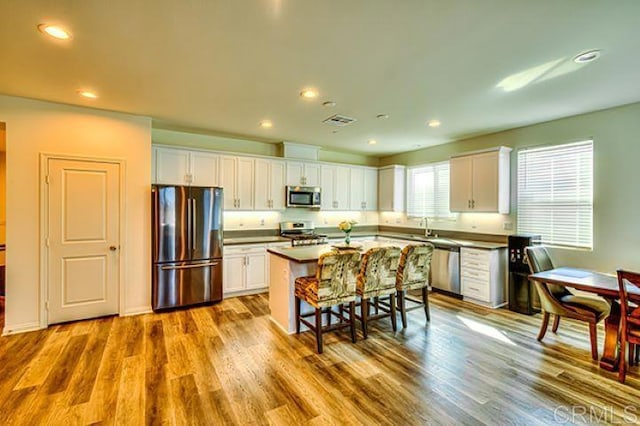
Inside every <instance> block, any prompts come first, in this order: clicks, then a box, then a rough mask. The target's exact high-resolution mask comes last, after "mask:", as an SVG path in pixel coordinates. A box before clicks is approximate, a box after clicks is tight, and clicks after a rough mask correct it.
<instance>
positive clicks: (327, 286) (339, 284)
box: [295, 250, 360, 354]
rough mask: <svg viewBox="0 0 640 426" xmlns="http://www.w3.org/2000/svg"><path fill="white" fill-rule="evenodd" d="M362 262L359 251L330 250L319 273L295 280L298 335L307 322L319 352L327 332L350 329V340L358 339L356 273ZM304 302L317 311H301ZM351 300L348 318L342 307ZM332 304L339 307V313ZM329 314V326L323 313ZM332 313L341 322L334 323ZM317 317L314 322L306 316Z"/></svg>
mask: <svg viewBox="0 0 640 426" xmlns="http://www.w3.org/2000/svg"><path fill="white" fill-rule="evenodd" d="M359 264H360V252H358V251H356V250H343V251H331V252H328V253H324V254H322V255H321V256H320V258H319V259H318V269H317V270H316V275H315V276H312V277H300V278H296V281H295V298H296V303H295V316H296V334H300V323H301V322H302V323H303V324H305V325H306V326H307V327H309V329H310V330H311V331H313V332H314V333H315V335H316V345H317V349H318V353H319V354H321V353H322V350H323V342H322V334H323V333H324V332H328V331H333V330H338V329H342V328H346V327H350V328H351V341H352V342H353V343H355V341H356V327H355V318H354V314H355V300H356V276H357V274H358V266H359ZM302 301H304V302H306V303H308V304H309V305H311V306H313V307H314V308H315V312H311V313H308V314H301V313H300V305H301V302H302ZM345 303H349V307H350V309H348V312H349V318H346V317H345V316H344V310H343V309H342V306H343V305H344V304H345ZM333 306H340V311H339V312H334V311H333ZM323 313H326V314H327V316H328V320H327V325H326V326H323V325H322V314H323ZM331 315H335V316H337V317H338V319H339V323H337V324H333V325H332V324H331ZM310 316H315V322H314V323H313V324H312V323H310V322H308V321H307V320H306V319H305V318H306V317H310Z"/></svg>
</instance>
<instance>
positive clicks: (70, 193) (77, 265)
mask: <svg viewBox="0 0 640 426" xmlns="http://www.w3.org/2000/svg"><path fill="white" fill-rule="evenodd" d="M47 176H48V191H47V194H48V200H47V201H48V202H47V205H48V211H47V213H46V214H47V223H48V236H47V237H48V238H47V240H48V256H47V257H48V267H47V288H48V296H49V299H48V301H49V303H48V309H49V310H48V323H49V324H53V323H59V322H65V321H74V320H80V319H86V318H95V317H99V316H104V315H111V314H117V313H118V297H119V296H118V288H119V276H120V267H119V263H120V259H119V253H120V234H119V233H120V165H119V164H117V163H107V162H95V161H83V160H62V159H49V160H48V161H47Z"/></svg>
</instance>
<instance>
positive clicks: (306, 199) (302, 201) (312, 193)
mask: <svg viewBox="0 0 640 426" xmlns="http://www.w3.org/2000/svg"><path fill="white" fill-rule="evenodd" d="M287 207H306V208H308V209H319V208H320V188H319V187H317V186H287Z"/></svg>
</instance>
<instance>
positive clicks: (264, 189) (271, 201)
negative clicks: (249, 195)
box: [254, 158, 285, 210]
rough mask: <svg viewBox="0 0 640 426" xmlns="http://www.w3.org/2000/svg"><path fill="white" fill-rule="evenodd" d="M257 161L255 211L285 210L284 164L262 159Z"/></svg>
mask: <svg viewBox="0 0 640 426" xmlns="http://www.w3.org/2000/svg"><path fill="white" fill-rule="evenodd" d="M255 161H256V162H255V184H254V193H255V196H254V201H255V209H256V210H284V208H285V206H284V201H285V200H284V197H285V196H284V193H285V189H284V175H285V166H284V163H283V162H282V161H273V160H266V159H262V158H258V159H256V160H255Z"/></svg>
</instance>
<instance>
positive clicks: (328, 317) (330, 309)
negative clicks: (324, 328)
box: [327, 306, 333, 325]
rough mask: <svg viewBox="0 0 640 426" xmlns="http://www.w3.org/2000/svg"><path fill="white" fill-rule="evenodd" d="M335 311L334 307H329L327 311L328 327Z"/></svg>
mask: <svg viewBox="0 0 640 426" xmlns="http://www.w3.org/2000/svg"><path fill="white" fill-rule="evenodd" d="M332 310H333V306H329V309H328V310H327V325H331V311H332Z"/></svg>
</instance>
